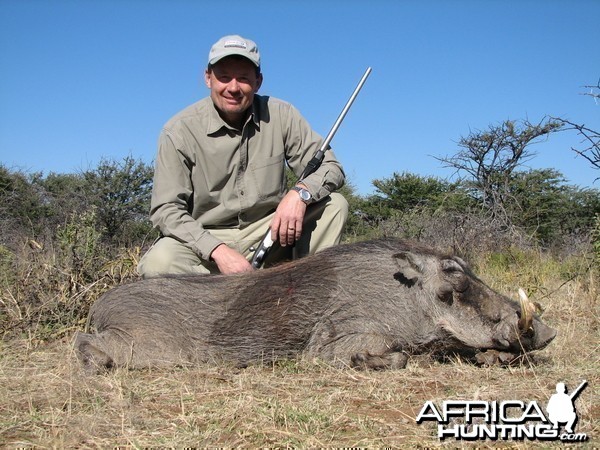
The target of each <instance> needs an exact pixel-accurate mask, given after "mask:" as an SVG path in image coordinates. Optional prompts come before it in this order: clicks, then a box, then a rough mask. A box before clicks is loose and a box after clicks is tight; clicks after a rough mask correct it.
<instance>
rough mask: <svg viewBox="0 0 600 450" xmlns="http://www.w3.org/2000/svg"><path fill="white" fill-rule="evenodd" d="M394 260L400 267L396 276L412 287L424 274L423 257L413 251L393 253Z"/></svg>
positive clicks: (401, 281)
mask: <svg viewBox="0 0 600 450" xmlns="http://www.w3.org/2000/svg"><path fill="white" fill-rule="evenodd" d="M392 256H393V258H394V262H395V263H396V265H397V266H398V269H400V271H399V272H396V273H395V274H394V278H395V279H396V280H398V281H399V282H400V283H402V284H404V285H406V286H408V287H412V286H414V284H415V283H416V282H417V280H418V279H419V277H420V276H421V275H422V274H423V261H421V257H420V256H419V255H416V254H414V253H411V252H399V253H395V254H394V255H392Z"/></svg>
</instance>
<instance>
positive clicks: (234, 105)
mask: <svg viewBox="0 0 600 450" xmlns="http://www.w3.org/2000/svg"><path fill="white" fill-rule="evenodd" d="M204 79H205V82H206V86H207V87H208V88H209V89H210V98H211V99H212V101H213V103H214V104H215V106H216V107H217V109H218V110H219V112H220V115H221V117H222V118H223V120H225V121H226V122H227V123H229V124H230V125H233V126H238V127H239V126H240V125H241V124H242V123H243V121H244V119H245V118H246V111H247V110H248V108H250V106H251V105H252V101H253V99H254V94H255V93H256V92H257V91H258V89H259V88H260V85H261V84H262V75H261V74H259V75H257V73H256V66H255V65H254V64H252V62H251V61H249V60H247V59H246V58H243V57H241V58H236V57H227V58H223V59H222V60H221V61H219V62H218V63H216V64H215V65H213V66H212V70H210V71H209V70H206V72H205V74H204Z"/></svg>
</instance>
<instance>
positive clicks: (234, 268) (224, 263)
mask: <svg viewBox="0 0 600 450" xmlns="http://www.w3.org/2000/svg"><path fill="white" fill-rule="evenodd" d="M210 257H211V258H212V259H213V261H214V262H215V263H216V264H217V267H218V268H219V271H220V272H221V273H224V274H231V273H240V272H251V271H253V270H254V269H253V268H252V265H251V264H250V263H249V262H248V261H247V260H246V258H244V256H243V255H242V254H241V253H239V252H237V251H236V250H234V249H232V248H231V247H228V246H227V245H225V244H221V245H219V246H218V247H217V248H215V249H214V250H213V251H212V253H211V254H210Z"/></svg>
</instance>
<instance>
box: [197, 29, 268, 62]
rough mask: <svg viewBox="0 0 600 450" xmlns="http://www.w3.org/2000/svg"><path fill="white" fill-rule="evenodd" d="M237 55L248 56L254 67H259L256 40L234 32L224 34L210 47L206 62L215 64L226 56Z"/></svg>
mask: <svg viewBox="0 0 600 450" xmlns="http://www.w3.org/2000/svg"><path fill="white" fill-rule="evenodd" d="M232 55H239V56H243V57H244V58H248V59H249V60H250V61H252V62H253V63H254V65H255V66H256V67H260V53H259V52H258V47H257V46H256V42H254V41H251V40H250V39H246V38H243V37H241V36H238V35H236V34H234V35H230V36H224V37H222V38H221V39H219V40H218V41H217V42H216V43H215V44H214V45H213V46H212V48H211V49H210V53H209V54H208V63H209V64H216V63H217V62H218V61H220V60H221V59H223V58H225V57H226V56H232Z"/></svg>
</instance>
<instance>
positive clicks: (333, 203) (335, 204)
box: [327, 192, 349, 224]
mask: <svg viewBox="0 0 600 450" xmlns="http://www.w3.org/2000/svg"><path fill="white" fill-rule="evenodd" d="M329 197H330V200H329V204H328V205H327V207H330V208H332V210H333V212H334V215H335V216H336V217H338V218H339V219H340V220H341V221H342V223H344V224H345V223H346V221H347V220H348V210H349V205H348V201H347V200H346V198H345V197H344V196H343V195H342V194H339V193H337V192H333V193H332V194H330V196H329Z"/></svg>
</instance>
